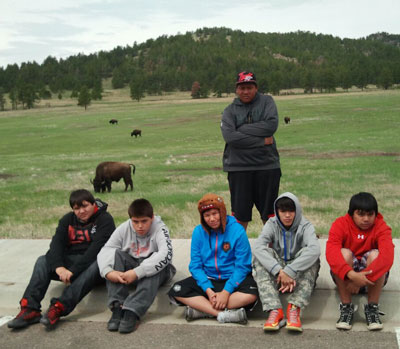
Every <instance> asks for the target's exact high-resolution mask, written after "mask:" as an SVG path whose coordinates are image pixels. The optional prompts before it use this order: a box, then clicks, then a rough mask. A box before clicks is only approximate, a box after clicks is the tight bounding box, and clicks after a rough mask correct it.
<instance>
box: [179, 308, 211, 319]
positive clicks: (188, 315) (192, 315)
mask: <svg viewBox="0 0 400 349" xmlns="http://www.w3.org/2000/svg"><path fill="white" fill-rule="evenodd" d="M212 317H213V316H212V315H210V314H207V313H203V312H202V311H200V310H197V309H194V308H192V307H189V306H186V308H185V319H186V321H192V320H196V319H206V318H212Z"/></svg>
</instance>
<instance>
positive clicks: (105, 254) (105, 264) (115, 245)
mask: <svg viewBox="0 0 400 349" xmlns="http://www.w3.org/2000/svg"><path fill="white" fill-rule="evenodd" d="M128 223H129V222H125V223H122V224H121V225H119V226H118V227H117V229H115V231H114V232H113V233H112V235H111V237H110V238H109V239H108V241H107V242H106V244H105V245H104V246H103V248H102V249H101V250H100V252H99V254H98V255H97V264H98V266H99V272H100V275H101V276H102V277H103V278H105V277H106V275H107V274H108V273H109V272H111V271H114V263H115V251H116V250H121V249H122V247H123V241H124V235H126V234H127V224H128Z"/></svg>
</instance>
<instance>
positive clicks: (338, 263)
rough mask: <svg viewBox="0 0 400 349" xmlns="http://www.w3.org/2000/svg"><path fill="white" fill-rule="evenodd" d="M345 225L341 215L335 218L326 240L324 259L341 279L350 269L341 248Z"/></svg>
mask: <svg viewBox="0 0 400 349" xmlns="http://www.w3.org/2000/svg"><path fill="white" fill-rule="evenodd" d="M344 234H345V226H344V222H343V217H340V218H338V219H336V221H334V222H333V224H332V226H331V229H330V230H329V237H328V241H327V242H326V251H325V254H326V260H327V262H328V264H329V266H330V268H331V270H332V273H334V274H335V275H337V276H339V277H340V278H341V279H342V280H344V278H345V277H346V275H347V273H348V272H349V271H350V270H352V268H351V267H350V265H348V264H347V263H346V261H345V260H344V258H343V255H342V251H341V249H342V248H343V246H344V240H345V236H344Z"/></svg>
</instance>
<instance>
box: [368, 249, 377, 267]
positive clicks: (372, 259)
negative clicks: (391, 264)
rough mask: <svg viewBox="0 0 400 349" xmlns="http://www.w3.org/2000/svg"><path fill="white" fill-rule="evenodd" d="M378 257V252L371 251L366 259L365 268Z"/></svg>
mask: <svg viewBox="0 0 400 349" xmlns="http://www.w3.org/2000/svg"><path fill="white" fill-rule="evenodd" d="M378 256H379V251H378V250H371V252H370V253H369V255H368V258H367V266H368V265H370V264H371V263H372V262H373V261H374V259H376V258H378Z"/></svg>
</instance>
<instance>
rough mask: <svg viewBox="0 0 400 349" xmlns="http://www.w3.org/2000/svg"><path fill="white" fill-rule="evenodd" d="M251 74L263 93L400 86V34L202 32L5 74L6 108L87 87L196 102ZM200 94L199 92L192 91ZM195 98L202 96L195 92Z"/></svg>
mask: <svg viewBox="0 0 400 349" xmlns="http://www.w3.org/2000/svg"><path fill="white" fill-rule="evenodd" d="M241 70H251V71H254V72H255V73H256V75H257V79H258V82H259V90H261V91H262V92H265V93H267V92H269V93H272V94H279V93H280V91H281V90H282V89H292V88H302V89H304V92H305V93H313V92H314V91H321V92H324V91H327V92H330V91H334V90H335V89H336V88H337V87H342V88H343V89H345V90H347V89H349V88H350V87H352V86H357V87H359V88H361V89H364V88H365V87H366V86H367V85H368V84H374V85H378V86H380V87H382V88H384V89H387V88H390V87H391V86H392V85H394V84H399V83H400V35H395V34H388V33H377V34H372V35H370V36H368V37H366V38H360V39H341V38H338V37H334V36H332V35H323V34H316V33H311V32H302V31H298V32H291V33H258V32H246V33H245V32H243V31H240V30H232V29H228V28H203V29H198V30H196V31H194V32H187V33H185V34H178V35H174V36H166V35H164V36H160V37H158V38H157V39H149V40H147V41H146V42H144V43H141V44H137V43H136V42H134V43H133V45H132V46H129V45H127V46H125V47H121V46H118V47H116V48H115V49H113V50H111V51H109V52H106V51H100V52H98V53H95V54H89V55H84V54H78V55H75V56H70V57H68V58H66V59H56V58H54V57H51V56H49V57H47V58H46V59H45V60H44V61H43V63H42V64H38V63H36V62H26V63H22V64H21V65H20V66H18V65H17V64H9V65H7V67H5V68H4V67H0V107H2V108H3V109H4V103H3V102H2V100H4V96H5V95H6V94H7V95H8V97H9V99H10V103H11V105H12V107H17V105H18V104H20V105H22V107H26V108H30V107H32V106H33V105H34V103H35V101H37V100H39V99H46V98H50V97H51V96H52V95H53V94H56V95H57V96H58V97H59V98H61V97H62V93H63V92H64V91H71V95H72V96H75V97H78V96H79V95H80V91H81V89H82V88H86V89H88V90H89V91H90V92H91V93H93V96H92V98H93V99H96V98H97V99H98V98H101V91H102V80H103V79H105V78H111V81H112V87H113V88H114V89H118V88H123V87H125V86H129V87H130V90H131V97H132V99H137V100H140V99H141V98H142V97H143V96H144V94H145V93H147V94H151V95H152V94H153V95H154V94H162V93H163V92H170V91H176V90H179V91H191V92H192V95H193V96H194V97H195V98H201V97H207V96H208V95H209V94H210V93H214V94H215V95H216V96H221V95H222V94H223V93H231V92H234V79H235V76H236V74H237V72H239V71H241ZM193 89H194V90H193ZM193 91H195V93H194V92H193Z"/></svg>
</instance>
